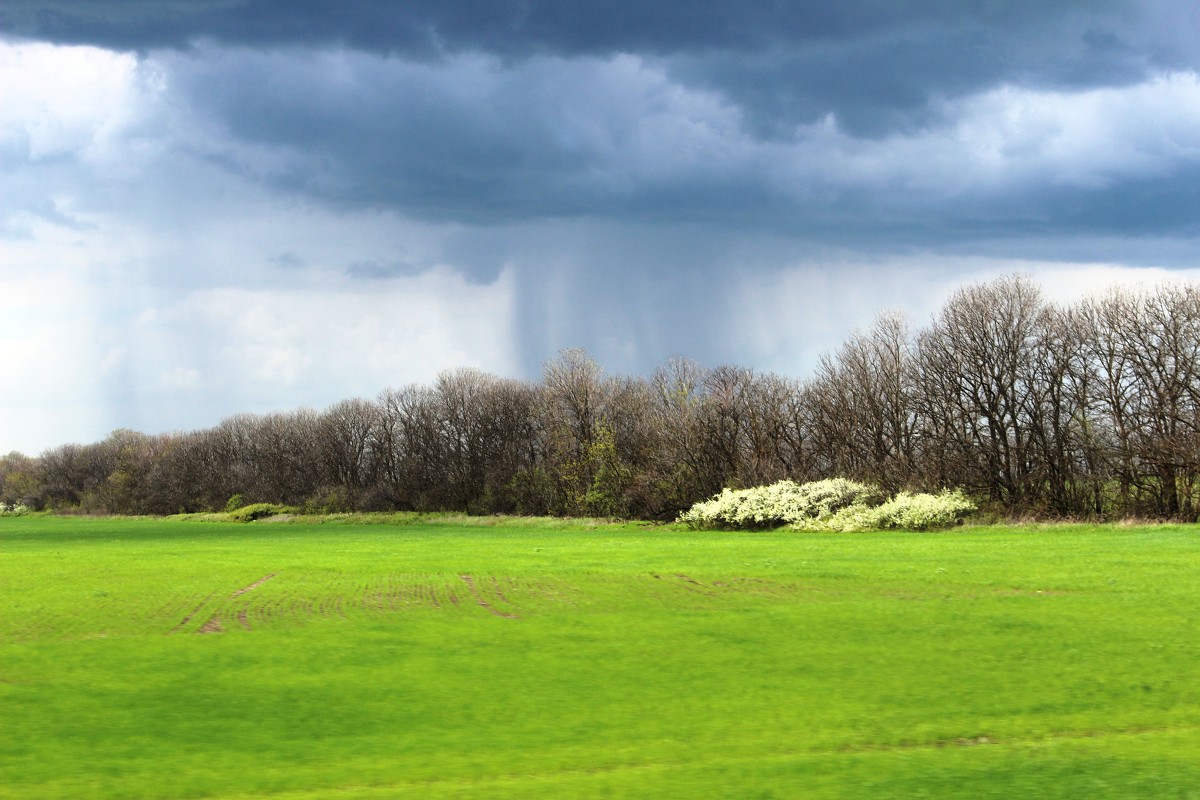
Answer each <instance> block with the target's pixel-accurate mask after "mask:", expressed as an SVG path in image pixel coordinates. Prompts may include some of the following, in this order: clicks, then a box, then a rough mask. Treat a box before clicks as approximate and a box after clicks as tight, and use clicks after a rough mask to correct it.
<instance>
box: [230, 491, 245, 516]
mask: <svg viewBox="0 0 1200 800" xmlns="http://www.w3.org/2000/svg"><path fill="white" fill-rule="evenodd" d="M245 505H246V498H245V497H243V496H242V495H241V494H235V495H233V496H232V497H230V498H229V500H228V501H226V503H225V510H226V511H231V512H232V511H237V510H238V509H239V508H242V507H243V506H245Z"/></svg>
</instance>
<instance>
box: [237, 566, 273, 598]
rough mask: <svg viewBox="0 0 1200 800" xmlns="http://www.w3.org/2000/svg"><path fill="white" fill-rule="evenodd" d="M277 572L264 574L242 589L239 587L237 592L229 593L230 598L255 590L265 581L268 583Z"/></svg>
mask: <svg viewBox="0 0 1200 800" xmlns="http://www.w3.org/2000/svg"><path fill="white" fill-rule="evenodd" d="M276 574H277V573H275V572H272V573H270V574H269V575H263V576H262V577H261V578H259V579H258V580H256V581H255V582H254V583H252V584H250V585H249V586H243V587H242V588H241V589H238V590H237V591H236V592H234V593H233V594H231V595H229V599H230V600H232V599H233V598H235V597H241V596H242V595H244V594H245V593H246V592H252V591H254V590H255V589H257V588H258V587H260V586H262V585H263V584H264V583H266V582H267V581H269V580H271V578H274V577H275V575H276Z"/></svg>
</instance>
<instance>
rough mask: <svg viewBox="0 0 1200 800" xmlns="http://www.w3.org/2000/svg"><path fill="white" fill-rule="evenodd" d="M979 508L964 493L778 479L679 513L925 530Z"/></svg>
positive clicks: (682, 518) (702, 520)
mask: <svg viewBox="0 0 1200 800" xmlns="http://www.w3.org/2000/svg"><path fill="white" fill-rule="evenodd" d="M974 510H975V504H974V503H972V502H971V501H970V500H968V499H967V497H966V496H965V495H963V493H962V492H961V491H953V492H951V491H944V492H941V493H939V494H913V493H911V492H900V493H898V494H896V495H895V496H893V497H890V498H886V497H885V496H884V494H883V492H881V491H880V489H879V488H878V487H876V486H871V485H868V484H863V483H857V482H855V481H850V480H846V479H845V478H833V479H829V480H824V481H813V482H811V483H805V484H797V483H794V482H793V481H779V482H778V483H774V484H771V485H770V486H758V487H755V488H753V489H739V490H734V489H725V490H724V491H722V492H721V493H720V494H719V495H717V496H716V497H714V498H712V499H711V500H708V501H705V502H700V503H697V504H696V505H694V506H692V507H691V508H690V509H688V510H687V511H685V512H684V513H683V514H680V515H679V522H681V523H683V524H685V525H688V526H689V527H692V528H710V529H732V530H738V529H763V528H778V527H783V526H788V527H790V528H793V529H795V530H804V531H842V532H849V531H867V530H887V529H894V528H902V529H906V530H913V531H925V530H932V529H935V528H948V527H950V526H952V525H957V524H959V523H960V522H962V521H963V519H964V517H966V515H967V514H969V513H971V512H972V511H974Z"/></svg>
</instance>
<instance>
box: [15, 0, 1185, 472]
mask: <svg viewBox="0 0 1200 800" xmlns="http://www.w3.org/2000/svg"><path fill="white" fill-rule="evenodd" d="M1012 272H1023V273H1027V274H1029V275H1031V276H1032V277H1034V278H1035V279H1036V280H1037V281H1039V282H1040V283H1041V284H1042V286H1043V287H1044V289H1045V290H1046V293H1047V295H1048V296H1049V297H1051V299H1055V300H1061V301H1064V302H1065V301H1069V300H1072V299H1074V298H1077V297H1079V296H1081V295H1083V294H1086V293H1087V292H1090V291H1096V290H1097V289H1099V288H1100V287H1103V286H1106V285H1109V284H1112V283H1133V284H1137V283H1153V282H1156V281H1160V280H1163V279H1189V280H1190V279H1194V278H1197V277H1200V7H1198V6H1197V5H1196V4H1195V3H1194V2H1192V0H1075V1H1073V0H1059V1H1058V2H1054V3H1045V2H1043V1H1042V0H1037V1H1036V2H1035V1H1034V0H997V1H996V2H988V3H964V2H961V0H922V1H920V2H911V1H910V2H906V1H905V0H891V1H889V2H880V0H841V1H840V2H837V3H825V2H820V3H819V2H784V1H783V0H738V1H737V2H724V1H719V0H686V1H684V0H655V2H652V3H647V2H640V1H636V2H635V1H633V0H589V1H588V2H576V1H575V0H461V2H454V1H453V0H411V1H409V2H403V1H398V2H379V1H378V0H339V1H338V2H328V1H327V0H88V2H79V1H78V0H3V2H0V364H2V365H3V375H4V377H3V378H2V379H0V453H4V452H8V451H11V450H18V451H22V452H26V453H29V454H37V453H39V452H41V451H42V450H44V449H46V448H50V447H53V446H56V445H60V444H65V443H69V442H91V441H98V440H100V439H102V438H104V437H105V436H106V435H107V434H108V433H109V432H110V431H112V430H114V429H117V428H133V429H136V430H140V431H143V432H146V433H162V432H171V431H183V430H192V429H197V428H204V427H209V426H212V425H215V424H217V423H218V422H219V421H220V420H221V419H223V418H225V417H228V416H230V415H233V414H237V413H243V412H250V413H266V412H270V411H275V410H285V409H291V408H297V407H302V406H307V407H312V408H318V409H319V408H324V407H326V406H328V405H330V404H332V403H334V402H337V401H339V400H342V399H346V398H350V397H373V396H375V395H377V394H378V392H379V391H380V390H382V389H384V388H386V387H399V386H403V385H406V384H408V383H413V382H418V383H430V382H432V381H433V380H434V379H435V377H436V375H437V374H438V373H439V372H441V371H442V370H446V369H454V368H459V367H474V368H478V369H482V370H485V371H487V372H491V373H493V374H497V375H502V376H508V377H514V378H529V379H536V378H538V376H539V375H540V370H541V365H542V364H543V363H544V362H545V361H547V360H549V359H552V358H554V357H555V356H556V354H557V353H558V352H559V351H561V350H562V349H564V348H569V347H584V348H586V349H587V350H588V351H589V352H590V353H591V354H592V355H593V356H594V357H595V358H596V359H597V360H598V361H599V362H600V363H601V364H602V365H603V366H604V368H605V369H606V371H607V372H608V373H610V374H640V375H646V374H649V373H650V372H651V371H652V370H653V369H654V368H655V367H656V366H659V365H661V364H663V363H665V362H666V361H667V360H668V359H669V358H671V357H672V356H686V357H690V358H693V359H695V360H697V361H699V362H700V363H701V364H705V365H710V366H715V365H717V364H725V363H732V364H738V365H741V366H745V367H752V368H754V369H756V370H759V371H773V372H777V373H780V374H783V375H788V376H793V377H804V376H805V375H808V374H811V370H812V368H813V366H814V365H815V364H816V362H817V360H818V358H819V357H820V356H821V354H822V353H825V352H828V351H830V350H834V349H836V348H837V346H838V345H839V344H840V343H841V342H842V341H844V340H845V339H846V338H847V337H848V336H849V335H851V334H852V333H853V332H854V331H855V330H859V329H863V328H865V327H867V326H869V325H870V324H871V321H872V320H873V319H874V317H875V316H876V315H877V314H879V313H881V312H885V311H890V310H895V309H900V310H903V311H904V312H905V313H906V314H907V315H908V317H909V319H910V320H911V322H912V323H913V324H914V326H916V327H919V326H921V325H922V324H924V323H925V322H927V321H928V320H929V318H930V315H931V314H933V313H935V312H936V311H937V309H938V307H939V306H940V305H941V303H942V302H943V301H944V300H945V298H946V297H947V296H948V294H949V293H950V292H951V291H953V289H954V288H956V287H958V286H960V285H963V284H966V283H974V282H979V281H984V280H989V279H991V278H994V277H996V276H999V275H1003V274H1008V273H1012Z"/></svg>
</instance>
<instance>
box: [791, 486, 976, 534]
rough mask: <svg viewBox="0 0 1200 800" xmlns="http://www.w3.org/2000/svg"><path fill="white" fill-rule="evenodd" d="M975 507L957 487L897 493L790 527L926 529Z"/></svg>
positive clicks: (949, 522)
mask: <svg viewBox="0 0 1200 800" xmlns="http://www.w3.org/2000/svg"><path fill="white" fill-rule="evenodd" d="M974 510H975V504H974V503H972V502H971V501H970V500H969V499H967V497H966V495H964V494H963V493H962V491H961V490H958V489H956V490H954V491H943V492H941V493H939V494H925V493H918V494H913V493H909V492H900V493H899V494H898V495H896V496H895V497H893V498H892V499H890V500H888V501H886V502H885V503H882V504H881V505H878V506H871V507H866V506H858V505H853V506H849V507H847V508H844V509H842V510H841V511H840V512H838V513H837V514H834V515H833V516H832V517H830V518H829V519H827V520H824V521H822V522H820V523H817V525H816V526H814V525H811V524H804V523H801V524H798V525H794V526H793V527H795V528H797V529H799V530H828V531H870V530H890V529H900V530H909V531H928V530H935V529H938V528H949V527H951V526H952V525H957V524H959V523H960V522H962V521H963V519H964V518H965V517H966V516H967V515H968V514H970V513H971V512H972V511H974Z"/></svg>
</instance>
